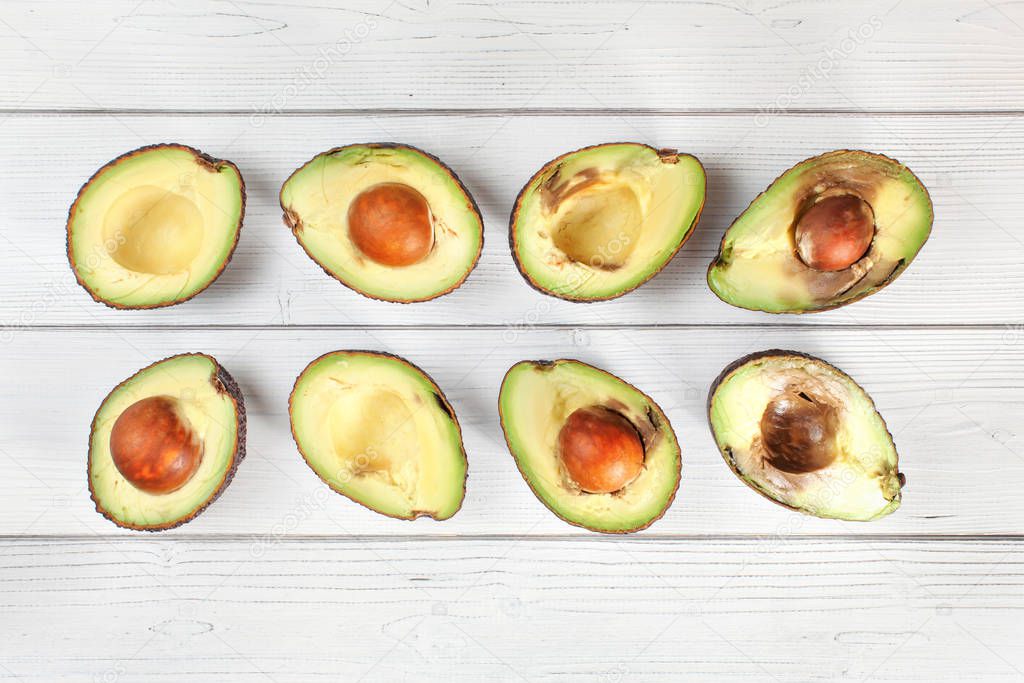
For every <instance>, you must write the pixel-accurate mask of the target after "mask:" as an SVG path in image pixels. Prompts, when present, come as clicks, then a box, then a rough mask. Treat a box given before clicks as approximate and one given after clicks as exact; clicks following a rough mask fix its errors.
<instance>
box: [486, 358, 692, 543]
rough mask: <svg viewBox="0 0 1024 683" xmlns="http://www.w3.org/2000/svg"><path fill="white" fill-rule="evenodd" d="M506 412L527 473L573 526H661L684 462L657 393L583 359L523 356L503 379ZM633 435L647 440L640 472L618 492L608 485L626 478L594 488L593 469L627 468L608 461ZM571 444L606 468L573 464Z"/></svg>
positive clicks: (613, 529) (508, 431)
mask: <svg viewBox="0 0 1024 683" xmlns="http://www.w3.org/2000/svg"><path fill="white" fill-rule="evenodd" d="M498 410H499V413H500V416H501V428H502V430H503V432H504V434H505V441H506V443H507V444H508V449H509V452H511V454H512V457H513V458H514V459H515V461H516V466H517V467H518V468H519V471H520V473H521V474H522V475H523V479H525V480H526V483H527V484H528V485H529V486H530V489H531V490H532V491H533V493H534V494H535V495H536V496H537V498H539V499H540V501H541V502H542V503H544V505H546V506H547V507H548V509H550V510H551V511H552V512H553V513H555V515H557V516H558V517H560V518H562V519H563V520H565V521H566V522H568V523H569V524H573V525H575V526H580V527H584V528H586V529H589V530H591V531H598V532H603V533H629V532H633V531H639V530H641V529H645V528H647V527H648V526H650V525H651V524H653V523H654V522H655V521H656V520H658V519H659V518H660V517H661V516H662V515H663V514H664V513H665V510H667V509H668V507H669V505H671V504H672V500H673V498H674V497H675V494H676V489H677V488H678V487H679V477H680V468H681V466H680V460H681V458H680V450H679V443H678V441H677V440H676V435H675V432H674V431H673V430H672V425H671V424H670V423H669V421H668V418H667V417H666V416H665V413H664V412H663V411H662V410H661V408H660V407H658V404H656V403H655V402H654V401H653V400H652V399H651V398H650V397H649V396H647V395H646V394H644V393H642V392H641V391H640V390H638V389H637V388H635V387H633V386H632V385H630V384H628V383H627V382H625V381H623V380H622V379H620V378H618V377H616V376H615V375H612V374H610V373H607V372H605V371H604V370H601V369H599V368H596V367H594V366H592V365H588V364H586V363H583V362H581V361H578V360H564V359H563V360H555V361H521V362H519V363H516V364H515V365H513V366H512V367H511V368H510V369H509V370H508V372H507V373H506V375H505V379H504V381H502V383H501V391H500V394H499V397H498ZM580 416H582V417H583V418H584V419H581V420H578V419H577V418H579V417H580ZM595 416H596V418H597V419H595ZM630 432H632V434H630ZM632 440H635V441H636V442H637V443H638V444H639V449H640V451H639V453H640V458H641V462H640V466H639V470H638V471H632V472H628V473H627V474H626V475H625V476H624V477H621V478H619V479H618V481H619V482H622V481H624V480H627V481H625V483H624V484H623V485H622V486H621V488H618V489H617V490H608V489H610V488H612V486H617V485H618V484H613V485H612V486H609V487H604V488H596V487H595V488H594V489H593V490H586V489H587V486H586V484H581V483H580V482H581V481H583V482H587V483H589V482H588V479H592V478H593V477H591V476H588V475H601V474H607V473H609V472H610V474H611V475H612V476H613V477H614V476H616V475H618V474H619V472H618V471H616V469H615V468H617V467H619V466H620V465H621V463H618V462H614V461H613V462H610V463H607V462H602V460H604V459H605V458H606V457H607V456H609V455H614V454H616V453H619V452H621V451H622V450H623V449H622V448H620V447H619V446H620V444H621V443H623V442H627V443H628V442H629V441H632ZM567 447H571V448H573V449H574V450H583V451H584V453H583V455H584V456H587V457H589V458H590V459H589V460H588V461H584V465H586V464H591V465H592V466H594V467H597V468H600V469H601V470H602V471H593V470H591V471H589V472H588V471H587V470H586V469H585V468H584V470H583V471H582V472H581V471H578V470H576V469H575V468H573V467H572V464H573V463H572V461H570V460H568V459H567V457H568V455H569V453H567V452H566V448H567ZM609 468H610V469H609Z"/></svg>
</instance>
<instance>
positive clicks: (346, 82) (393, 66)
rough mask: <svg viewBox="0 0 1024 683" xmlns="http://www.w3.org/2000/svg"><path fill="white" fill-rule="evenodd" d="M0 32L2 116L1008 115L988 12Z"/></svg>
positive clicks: (111, 23)
mask: <svg viewBox="0 0 1024 683" xmlns="http://www.w3.org/2000/svg"><path fill="white" fill-rule="evenodd" d="M0 18H2V19H3V21H2V22H0V35H3V37H4V44H5V45H4V48H3V50H2V51H0V65H2V68H3V73H4V74H5V76H6V79H5V87H4V89H3V93H2V95H0V106H2V107H8V108H9V107H18V108H89V109H95V108H162V109H202V110H211V109H212V110H223V109H225V108H227V109H235V110H243V111H247V112H248V111H265V110H271V111H273V110H279V109H283V110H296V109H310V108H314V109H332V110H334V109H353V108H367V107H386V108H396V107H397V108H423V107H445V108H450V107H459V108H465V107H484V108H493V107H501V108H522V107H534V108H536V107H572V108H579V107H584V108H607V107H616V108H635V107H647V108H651V107H653V108H673V109H694V108H696V109H719V108H723V107H726V108H745V109H752V110H760V109H773V108H778V107H781V108H786V107H792V108H831V109H835V108H839V109H844V110H849V109H859V108H863V109H868V110H914V111H920V110H962V109H974V110H979V109H981V110H993V109H1017V110H1019V109H1021V108H1024V41H1022V40H1021V37H1022V31H1021V25H1024V6H1022V5H1021V3H1019V2H1011V1H1007V0H994V1H993V2H962V1H956V0H939V1H936V0H902V2H898V1H896V0H871V1H869V2H857V3H853V2H813V1H810V0H801V1H798V2H786V3H778V2H771V1H769V0H755V1H750V2H737V1H735V0H733V1H716V2H696V1H693V2H643V1H640V0H627V1H624V2H606V1H600V0H597V1H588V2H581V1H571V2H559V3H545V2H535V1H532V0H521V1H517V2H501V3H498V2H426V1H424V0H417V1H416V2H371V1H369V0H360V1H358V2H315V3H314V2H308V1H306V2H263V1H260V2H247V1H245V0H233V1H229V2H218V3H206V2H200V1H199V0H183V1H177V2H169V1H167V0H148V1H143V2H137V3H124V2H116V1H114V0H100V1H97V2H89V3H81V2H70V1H67V0H65V1H64V2H49V3H38V2H33V1H32V0H20V1H11V0H8V1H7V2H5V3H4V6H3V11H2V13H0Z"/></svg>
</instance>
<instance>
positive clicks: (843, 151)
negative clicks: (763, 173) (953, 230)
mask: <svg viewBox="0 0 1024 683" xmlns="http://www.w3.org/2000/svg"><path fill="white" fill-rule="evenodd" d="M830 154H855V155H864V156H869V157H874V158H882V159H885V160H887V161H890V162H892V163H893V164H895V165H896V166H898V167H899V168H901V169H902V170H904V171H906V172H907V173H909V174H910V175H911V176H913V177H914V179H915V180H917V183H918V185H920V186H921V189H922V190H924V194H925V196H926V197H927V199H928V208H929V209H930V210H931V214H932V221H933V224H932V225H934V220H935V204H934V203H933V202H932V198H931V194H930V193H929V192H928V188H927V187H926V186H925V184H924V183H923V182H921V179H920V178H918V177H917V175H916V174H915V173H914V172H913V171H911V170H910V169H909V168H908V167H907V166H906V165H905V164H903V163H901V162H899V161H898V160H896V159H894V158H892V157H889V156H886V155H884V154H878V153H876V152H868V151H865V150H862V149H836V150H831V151H828V152H822V153H821V154H818V155H816V156H813V157H810V158H808V159H804V160H803V161H799V162H797V163H796V164H794V165H793V166H790V167H789V168H787V169H786V170H785V171H783V172H782V173H780V174H779V175H778V176H776V177H775V180H773V181H771V182H770V183H768V187H766V188H765V189H764V190H762V191H761V193H760V194H758V195H757V196H756V197H754V198H753V199H752V200H751V201H750V203H749V204H747V208H745V209H743V211H740V213H739V215H738V216H737V217H736V218H734V219H733V221H732V223H730V224H729V227H728V228H726V229H725V232H724V233H722V239H721V240H720V241H719V243H718V253H716V254H715V257H714V258H713V259H711V263H710V264H708V269H707V274H706V275H705V278H704V279H705V282H707V283H708V289H710V290H711V293H712V294H714V295H715V296H716V297H717V298H718V300H719V301H721V302H723V303H727V304H729V305H730V306H735V307H736V308H742V309H743V310H745V311H756V312H758V313H770V314H772V315H793V314H797V315H802V314H805V313H822V312H824V311H834V310H835V309H837V308H842V307H843V306H847V305H849V304H852V303H855V302H857V301H860V300H861V299H863V298H865V297H868V296H871V295H872V294H875V293H876V292H880V291H881V290H883V289H885V288H886V287H888V286H889V285H891V284H892V282H893V280H895V279H896V278H897V277H898V276H899V275H900V274H901V273H902V272H903V271H904V270H906V269H907V267H909V266H910V263H911V261H909V260H906V259H902V260H900V262H899V264H898V265H897V266H896V268H894V269H893V271H892V272H891V273H889V275H888V277H886V279H885V282H883V283H881V284H879V285H878V286H877V287H874V288H872V289H868V290H866V291H864V292H862V293H861V294H859V295H857V296H855V297H853V298H851V299H847V300H845V301H841V302H838V303H833V304H828V305H826V306H820V307H817V308H807V309H797V310H792V311H764V310H761V309H760V308H751V307H749V306H742V305H740V304H737V303H733V302H732V301H726V300H725V299H723V298H722V297H721V296H720V295H719V294H718V292H716V291H715V289H714V287H712V286H711V283H710V279H711V271H712V270H713V269H714V268H715V266H717V265H718V264H719V259H720V258H721V256H722V250H723V249H724V248H725V238H726V237H727V236H728V234H729V231H730V230H732V226H733V225H735V224H736V221H738V220H739V219H740V217H742V216H743V214H745V213H746V212H747V211H748V210H749V209H750V207H752V206H753V205H754V204H755V203H757V201H758V200H759V199H761V197H764V196H765V195H766V194H767V193H768V189H769V188H771V186H772V185H774V184H775V183H776V182H778V181H779V180H780V179H781V178H782V177H783V176H784V175H786V174H787V173H789V172H790V171H791V170H793V167H794V166H797V165H799V164H802V163H807V162H810V161H814V160H816V159H820V158H821V157H824V156H828V155H830ZM932 225H930V226H929V227H928V236H929V237H930V236H931V229H932ZM927 243H928V237H925V240H924V242H922V243H921V247H920V249H918V251H917V254H920V253H921V249H924V245H925V244H927ZM915 258H916V255H915ZM911 260H912V259H911ZM784 353H789V352H784ZM794 355H803V354H798V353H797V354H794ZM814 360H821V359H820V358H815V359H814ZM822 362H825V361H822ZM826 365H827V363H826Z"/></svg>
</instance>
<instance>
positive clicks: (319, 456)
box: [288, 351, 467, 520]
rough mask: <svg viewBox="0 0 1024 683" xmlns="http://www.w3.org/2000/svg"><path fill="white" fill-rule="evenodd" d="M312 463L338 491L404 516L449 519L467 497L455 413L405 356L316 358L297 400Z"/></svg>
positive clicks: (294, 419)
mask: <svg viewBox="0 0 1024 683" xmlns="http://www.w3.org/2000/svg"><path fill="white" fill-rule="evenodd" d="M288 414H289V417H290V420H291V428H292V436H293V438H294V439H295V444H296V445H297V446H298V449H299V453H300V454H301V455H302V457H303V459H304V460H305V461H306V464H307V465H309V467H310V469H312V470H313V471H314V472H315V473H316V475H317V476H318V477H320V479H322V480H323V481H324V483H326V484H327V485H328V486H330V487H331V489H333V490H334V491H336V492H337V493H340V494H341V495H343V496H345V497H346V498H349V499H351V500H353V501H355V502H357V503H359V504H360V505H363V506H365V507H367V508H369V509H370V510H373V511H374V512H378V513H380V514H382V515H387V516H388V517H396V518H398V519H416V518H417V517H431V518H433V519H436V520H443V519H448V518H449V517H451V516H452V515H454V514H455V513H456V512H458V510H459V508H460V507H461V506H462V500H463V498H464V497H465V492H466V469H467V460H466V450H465V447H464V446H463V444H462V430H461V428H460V427H459V421H458V418H456V416H455V410H454V409H453V408H452V406H451V404H450V403H448V400H447V399H446V398H445V396H444V393H443V392H442V391H441V389H440V388H439V387H438V386H437V384H435V383H434V381H433V380H432V379H430V377H429V376H427V374H426V373H425V372H423V371H422V370H420V369H419V368H418V367H416V366H415V365H413V364H412V363H410V362H409V361H407V360H405V359H404V358H399V357H398V356H393V355H390V354H386V353H379V352H374V351H334V352H332V353H328V354H325V355H323V356H320V357H319V358H317V359H316V360H314V361H313V362H311V363H310V364H309V365H308V366H307V367H306V369H305V370H303V371H302V373H301V374H300V375H299V377H298V378H297V379H296V380H295V387H294V388H293V389H292V393H291V396H290V397H289V399H288Z"/></svg>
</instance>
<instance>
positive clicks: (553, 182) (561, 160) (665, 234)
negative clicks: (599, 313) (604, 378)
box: [509, 142, 706, 301]
mask: <svg viewBox="0 0 1024 683" xmlns="http://www.w3.org/2000/svg"><path fill="white" fill-rule="evenodd" d="M705 186H706V179H705V175H704V167H703V166H701V164H700V162H699V161H698V160H697V158H696V157H693V156H690V155H687V154H679V153H678V152H676V151H675V150H667V149H663V150H657V149H654V148H653V147H650V146H648V145H642V144H639V143H633V142H624V143H611V144H605V145H597V146H595V147H585V148H583V149H580V150H577V151H575V152H569V153H568V154H563V155H562V156H560V157H558V158H557V159H554V160H552V161H549V162H548V163H547V164H545V165H544V167H543V168H541V169H540V170H539V171H537V173H536V174H534V176H533V177H532V178H530V180H529V182H528V183H526V185H525V186H524V187H523V189H522V191H521V192H520V193H519V197H518V198H517V199H516V203H515V207H514V208H513V209H512V217H511V220H510V221H509V244H510V246H511V249H512V256H513V258H514V259H515V262H516V265H517V266H518V268H519V272H520V273H522V275H523V277H524V278H526V281H527V282H529V283H530V285H531V286H533V287H534V288H535V289H537V290H539V291H541V292H543V293H545V294H550V295H551V296H556V297H559V298H561V299H567V300H569V301H600V300H604V299H614V298H615V297H618V296H622V295H623V294H626V293H627V292H630V291H632V290H634V289H636V288H637V287H639V286H640V285H642V284H643V283H645V282H647V281H648V280H650V279H651V278H652V277H654V276H655V275H657V274H658V272H659V271H660V270H661V269H662V268H664V267H665V265H666V264H667V263H668V262H669V261H670V260H671V259H672V257H673V256H674V255H675V254H676V252H678V251H679V249H680V247H682V246H683V243H684V242H685V241H686V240H687V238H689V236H690V235H691V234H692V232H693V228H694V227H695V226H696V225H697V221H698V219H699V218H700V213H701V210H702V209H703V208H704V195H705Z"/></svg>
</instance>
